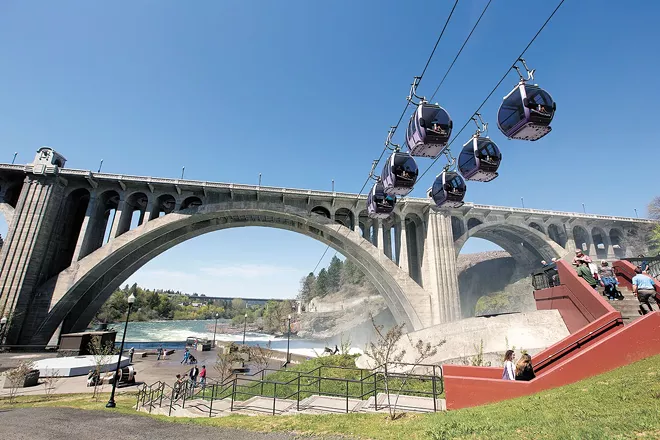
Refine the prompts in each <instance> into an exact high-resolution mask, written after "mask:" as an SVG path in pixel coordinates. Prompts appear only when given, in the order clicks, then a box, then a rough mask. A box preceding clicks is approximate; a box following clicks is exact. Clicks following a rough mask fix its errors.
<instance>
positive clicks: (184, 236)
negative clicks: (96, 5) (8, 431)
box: [32, 202, 430, 342]
mask: <svg viewBox="0 0 660 440" xmlns="http://www.w3.org/2000/svg"><path fill="white" fill-rule="evenodd" d="M296 210H297V211H299V212H296ZM413 221H414V220H413ZM244 226H265V227H271V228H278V229H285V230H289V231H293V232H297V233H301V234H303V235H306V236H308V237H311V238H314V239H316V240H318V241H321V242H322V243H324V244H326V245H329V246H330V247H332V248H334V249H335V250H337V251H338V252H340V253H342V254H343V255H345V256H346V257H347V258H350V259H351V261H352V262H354V263H355V264H356V265H358V267H360V269H361V270H362V271H363V272H364V273H365V275H366V277H367V279H368V280H369V281H370V282H371V283H372V284H373V285H374V287H375V288H376V289H377V290H378V291H379V293H381V295H383V297H384V298H385V300H386V302H387V304H388V307H389V309H390V311H391V312H392V314H393V315H394V317H395V318H396V320H397V321H398V322H403V323H405V324H406V325H407V327H408V328H409V329H419V328H423V327H424V326H427V325H429V324H428V322H429V319H430V315H428V316H427V315H426V314H428V313H429V312H428V308H427V306H425V307H421V306H419V304H421V303H423V304H427V303H428V294H427V293H426V292H425V291H424V290H423V289H421V288H420V287H419V286H417V285H416V284H415V283H413V282H412V280H410V281H407V280H408V277H407V276H405V274H404V273H403V272H402V271H401V270H400V269H399V268H398V267H397V266H396V265H395V264H394V262H392V261H391V260H389V259H386V258H382V257H380V256H379V255H381V254H380V251H379V250H378V249H376V248H374V247H372V246H365V244H364V243H361V238H359V235H358V234H357V233H356V232H353V231H351V230H348V229H346V228H345V227H342V226H341V225H337V224H336V223H335V222H332V221H329V220H328V219H325V218H324V217H320V216H310V215H309V214H308V211H304V210H300V209H297V208H292V207H288V208H287V209H286V210H282V206H281V205H278V204H269V203H259V202H240V203H238V202H237V203H234V202H223V203H220V204H217V205H205V206H203V207H202V208H200V211H199V212H197V213H194V214H190V213H178V212H177V213H173V214H172V215H171V216H167V217H163V218H160V219H156V220H154V221H153V222H151V221H150V222H149V223H147V225H146V226H145V227H144V228H140V229H136V230H132V231H129V232H127V233H125V234H124V235H122V236H121V237H118V238H116V239H115V240H116V242H115V243H113V244H112V245H111V246H104V247H103V248H101V249H98V250H97V251H95V252H94V253H92V254H90V255H88V256H87V257H86V259H87V260H85V259H83V260H81V261H80V262H79V263H77V264H75V265H72V267H70V268H68V269H66V270H65V271H64V272H63V273H62V274H60V277H64V278H65V279H70V281H69V284H68V285H67V286H60V287H59V289H60V290H57V289H58V286H57V284H55V285H53V284H54V283H50V282H49V283H45V284H47V285H48V286H50V287H49V288H53V289H55V291H54V292H53V291H52V290H51V295H54V296H55V297H57V298H61V299H60V300H59V301H57V302H56V303H55V304H54V305H53V307H52V309H51V311H50V313H49V315H48V317H47V318H46V319H45V320H44V321H43V322H42V324H41V325H40V328H39V329H38V330H37V332H36V335H35V337H34V338H33V339H32V341H35V342H36V341H44V340H45V341H46V342H47V341H48V339H49V338H50V336H51V335H52V334H53V332H54V331H55V330H56V329H57V327H58V326H59V325H60V323H63V324H62V331H63V332H71V331H78V330H81V329H83V330H84V328H85V327H86V326H87V324H88V323H89V322H91V320H92V319H93V317H94V315H95V313H96V311H97V310H98V309H99V308H100V307H101V305H102V304H103V303H104V302H105V301H106V300H107V299H108V297H109V296H110V295H111V294H112V292H114V291H115V290H116V289H117V288H118V287H119V286H120V285H121V284H122V283H123V282H125V280H126V279H127V278H128V277H129V276H130V275H132V274H133V273H134V272H135V271H137V270H138V269H139V268H140V267H142V266H143V265H144V264H146V263H147V262H148V261H150V260H151V259H153V258H154V257H156V256H158V255H160V254H161V253H163V252H164V251H166V250H167V249H170V248H171V247H173V246H176V245H177V244H179V243H183V242H184V241H187V240H189V239H191V238H194V237H197V236H200V235H203V234H205V233H208V232H213V231H217V230H222V229H228V228H235V227H244ZM74 266H75V267H74ZM80 268H84V269H83V270H79V269H80ZM71 276H73V277H72V278H69V277H71ZM402 283H403V284H402ZM411 301H414V302H411ZM413 304H416V305H413ZM416 307H417V308H416ZM420 307H421V308H420ZM419 313H421V314H422V315H420V314H419ZM420 316H421V317H420ZM44 338H45V339H44Z"/></svg>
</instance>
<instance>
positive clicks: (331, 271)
mask: <svg viewBox="0 0 660 440" xmlns="http://www.w3.org/2000/svg"><path fill="white" fill-rule="evenodd" d="M342 268H343V263H342V262H341V260H340V259H339V258H337V256H336V255H335V256H334V257H332V260H330V266H328V292H329V293H330V292H336V291H338V290H339V287H340V285H341V272H342Z"/></svg>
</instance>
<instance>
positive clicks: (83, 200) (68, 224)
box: [44, 188, 90, 281]
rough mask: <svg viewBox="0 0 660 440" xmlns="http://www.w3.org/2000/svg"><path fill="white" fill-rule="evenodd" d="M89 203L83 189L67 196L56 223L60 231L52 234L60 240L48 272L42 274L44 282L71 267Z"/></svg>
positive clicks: (85, 191) (87, 193)
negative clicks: (60, 238)
mask: <svg viewBox="0 0 660 440" xmlns="http://www.w3.org/2000/svg"><path fill="white" fill-rule="evenodd" d="M89 202H90V193H89V191H88V190H86V189H85V188H79V189H76V190H74V191H72V192H71V193H70V194H69V195H68V196H67V198H66V202H65V203H64V209H63V210H62V212H61V213H60V218H59V221H58V222H57V224H58V226H59V229H60V230H59V231H57V232H54V235H55V236H60V237H62V240H61V241H60V243H59V248H58V250H57V252H56V254H55V257H54V259H53V264H52V265H51V268H50V270H48V272H47V274H44V275H46V276H45V277H44V281H45V280H46V279H48V278H50V277H51V276H53V275H55V274H57V273H59V272H61V271H62V270H64V269H66V268H67V267H69V266H70V265H71V261H72V260H73V254H74V252H75V250H76V244H77V243H78V236H79V235H80V229H81V227H82V224H83V221H84V220H85V213H86V212H87V207H88V205H89Z"/></svg>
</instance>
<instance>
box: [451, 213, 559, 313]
mask: <svg viewBox="0 0 660 440" xmlns="http://www.w3.org/2000/svg"><path fill="white" fill-rule="evenodd" d="M455 246H456V248H457V250H458V252H459V256H458V260H457V265H458V271H459V276H458V280H459V291H460V301H461V312H462V314H463V317H465V318H467V317H471V316H475V315H488V314H498V313H511V312H521V311H528V310H535V309H536V307H535V304H534V299H533V297H532V296H531V295H530V289H531V277H530V273H531V272H532V271H534V270H537V269H540V268H541V261H542V260H545V261H550V260H551V259H552V258H554V257H556V258H559V257H561V256H563V253H564V251H563V249H562V248H560V247H559V246H558V244H556V243H554V242H553V241H551V240H550V239H549V237H548V236H546V235H545V234H543V233H542V232H541V231H538V230H537V229H536V228H533V227H530V226H528V225H517V224H507V223H501V222H497V223H496V222H493V223H482V224H480V225H477V226H474V227H473V228H471V229H468V231H467V232H466V233H465V234H464V235H462V236H461V237H460V238H459V239H458V240H456V241H455ZM479 251H488V252H485V253H479V254H475V253H474V252H479Z"/></svg>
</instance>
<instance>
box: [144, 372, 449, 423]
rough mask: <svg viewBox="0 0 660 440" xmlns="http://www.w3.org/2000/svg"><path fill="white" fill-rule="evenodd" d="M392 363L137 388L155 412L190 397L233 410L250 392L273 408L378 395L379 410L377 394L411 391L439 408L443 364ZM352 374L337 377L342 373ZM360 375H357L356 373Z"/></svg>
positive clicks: (198, 403) (204, 405)
mask: <svg viewBox="0 0 660 440" xmlns="http://www.w3.org/2000/svg"><path fill="white" fill-rule="evenodd" d="M388 365H389V368H390V371H388V367H387V366H385V365H380V366H378V367H376V368H374V369H373V370H364V369H360V368H355V367H338V366H319V367H317V368H314V369H312V370H310V371H296V370H276V369H271V368H266V369H263V370H259V371H257V372H255V373H253V374H238V375H234V376H233V377H231V378H229V379H228V380H226V381H224V382H223V383H220V382H218V381H213V380H208V381H207V383H206V384H205V385H204V386H200V385H199V384H197V385H195V384H193V383H192V382H189V381H185V382H179V383H177V384H175V385H174V386H170V385H168V384H166V383H165V382H160V381H158V382H155V383H153V384H151V385H147V384H144V385H142V387H141V388H140V389H139V390H138V396H137V403H136V409H140V408H148V410H149V412H151V411H152V410H153V408H154V406H159V407H162V406H163V402H165V405H167V406H168V408H169V409H168V414H171V413H172V409H173V408H176V407H181V408H185V406H186V402H190V401H191V400H195V407H196V408H198V409H200V407H201V408H204V410H206V409H208V415H209V417H212V416H213V415H214V414H213V404H214V402H217V401H218V400H229V401H230V402H231V403H230V407H229V408H230V411H234V403H240V402H242V401H243V400H247V399H245V398H246V397H247V398H250V397H255V396H259V397H265V398H269V399H273V405H272V410H271V411H270V413H271V414H272V415H275V414H276V413H277V409H276V404H277V401H278V400H287V399H295V400H296V408H297V410H300V402H301V400H304V399H305V398H307V397H309V396H312V395H318V396H332V397H341V398H344V399H345V400H346V407H345V412H346V413H349V412H351V410H350V405H349V399H359V400H366V399H369V398H370V397H374V409H375V410H376V411H377V410H378V400H377V395H378V393H379V392H388V391H389V392H391V390H392V389H394V390H396V393H397V394H400V395H408V396H421V397H431V398H432V399H433V411H434V412H435V411H437V410H438V407H437V401H438V398H439V397H440V396H441V395H442V394H443V393H444V383H443V379H442V368H441V367H440V366H439V365H429V364H416V365H413V364H406V363H399V362H395V363H390V364H388ZM395 366H397V367H403V368H407V367H410V368H411V371H414V368H423V369H425V370H426V371H427V372H428V374H416V373H412V372H411V373H401V372H392V371H391V368H392V367H395ZM269 372H280V373H285V374H286V375H289V376H290V377H291V379H285V380H272V379H268V376H267V374H268V373H269ZM342 374H343V375H345V376H349V377H338V376H340V375H342ZM358 375H359V377H358Z"/></svg>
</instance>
